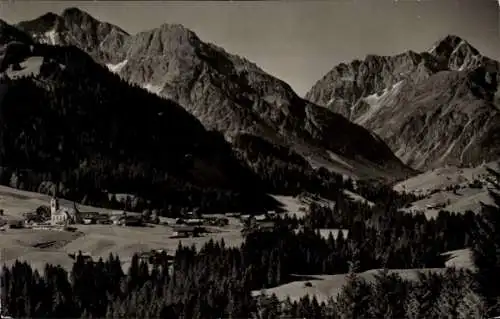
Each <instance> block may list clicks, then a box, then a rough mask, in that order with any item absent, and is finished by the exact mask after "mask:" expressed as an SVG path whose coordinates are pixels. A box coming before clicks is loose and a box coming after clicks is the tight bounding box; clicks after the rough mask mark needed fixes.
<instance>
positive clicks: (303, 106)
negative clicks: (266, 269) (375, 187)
mask: <svg viewBox="0 0 500 319" xmlns="http://www.w3.org/2000/svg"><path fill="white" fill-rule="evenodd" d="M0 53H1V61H0V62H1V63H0V72H2V77H3V78H4V79H3V80H2V82H1V83H2V84H1V87H0V111H2V113H3V115H2V117H4V121H3V123H9V122H12V123H17V122H18V121H19V122H20V123H22V125H21V126H19V129H16V128H14V125H11V126H9V125H8V124H4V127H3V131H2V134H1V137H2V138H3V140H4V143H5V146H4V150H3V153H2V154H3V157H2V163H4V164H3V166H5V165H6V164H8V165H7V166H9V167H14V168H16V169H21V168H29V169H34V167H36V168H38V169H40V170H41V171H43V170H44V169H45V168H46V167H53V166H54V165H56V164H54V163H51V162H50V160H49V159H50V158H55V159H56V160H55V161H54V162H56V163H58V165H62V164H61V163H63V164H64V165H66V166H65V168H66V169H67V170H68V174H70V173H69V171H74V170H80V169H81V167H82V166H83V167H85V169H88V167H92V169H94V171H93V173H92V174H94V175H95V174H97V173H96V171H98V172H99V173H102V172H104V171H105V170H106V169H109V170H113V169H114V170H116V168H113V167H117V166H122V167H126V168H123V169H122V170H123V171H124V172H127V173H123V175H127V174H129V175H134V173H133V172H134V170H139V171H140V172H141V173H140V174H135V175H140V178H139V177H137V176H136V177H137V178H138V179H140V180H141V182H140V183H146V180H147V179H148V178H149V179H152V178H153V177H152V176H157V175H158V173H160V174H159V175H163V176H164V178H159V183H160V184H161V183H163V184H162V185H163V186H161V187H160V189H163V188H162V187H165V185H166V184H169V185H170V186H169V187H171V186H172V185H173V184H171V183H170V182H168V183H167V182H166V180H168V181H172V178H174V180H176V182H175V183H174V184H175V185H179V184H183V183H188V184H189V185H192V187H194V188H196V187H201V188H204V189H206V188H210V189H213V188H216V189H226V190H233V191H236V192H246V193H248V192H250V193H255V194H257V193H259V192H261V193H262V191H263V190H264V189H262V184H261V182H262V179H263V178H262V175H263V173H262V170H265V169H266V167H274V173H273V174H271V175H273V176H271V177H269V179H272V180H274V181H273V182H271V183H270V184H272V185H274V186H273V187H275V186H276V183H275V181H276V179H280V180H281V179H283V180H286V179H287V178H286V176H287V174H289V173H290V172H291V171H293V175H294V176H295V177H297V175H307V178H305V179H308V180H311V179H314V180H316V179H317V178H318V177H316V176H315V175H318V176H320V175H321V176H324V171H323V173H320V174H318V173H315V169H316V168H318V167H324V168H326V169H328V170H331V171H333V172H334V173H341V174H344V175H348V176H351V177H355V178H368V179H380V180H383V181H386V182H393V181H396V180H401V179H403V178H405V177H407V176H410V175H413V174H415V173H416V172H417V171H418V170H426V169H429V168H432V167H438V166H442V165H446V164H458V165H475V164H478V163H480V162H482V161H490V160H494V159H497V158H498V157H499V155H500V148H499V147H498V144H499V143H498V141H500V136H499V135H500V131H499V125H500V118H499V106H498V105H499V104H498V95H497V89H498V85H499V84H498V83H499V81H498V80H499V77H500V75H499V73H498V69H499V63H498V62H496V61H494V60H491V59H489V58H487V57H484V56H482V55H481V54H480V53H479V52H478V51H477V50H476V49H475V48H473V47H472V46H471V45H470V44H469V43H467V42H466V41H465V40H463V39H461V38H459V37H456V36H448V37H446V38H444V39H442V40H440V41H438V42H437V43H436V44H435V46H434V47H433V48H432V49H431V50H429V51H428V52H423V53H416V52H413V51H408V52H405V53H402V54H399V55H395V56H377V55H368V56H367V57H366V59H364V60H363V61H360V60H354V61H352V62H351V63H343V64H340V65H338V66H336V67H334V69H333V70H331V71H330V72H328V73H327V74H326V75H325V76H324V77H323V79H321V80H320V81H318V82H317V83H316V84H315V85H314V86H313V88H312V89H311V90H310V92H308V93H307V95H306V97H305V98H301V97H299V96H298V95H297V94H296V93H295V92H294V91H293V89H292V88H291V87H290V86H289V85H288V84H287V83H285V82H283V81H281V80H280V79H278V78H276V77H274V76H272V75H270V74H268V73H266V72H265V71H263V70H262V69H261V68H259V67H258V66H257V65H255V64H254V63H252V62H250V61H248V60H246V59H245V58H242V57H240V56H237V55H234V54H231V53H228V52H226V51H225V50H224V49H222V48H220V47H218V46H216V45H214V44H211V43H207V42H204V41H202V40H201V39H200V38H199V37H198V36H197V35H196V34H195V33H194V32H192V31H191V30H189V29H187V28H185V27H183V26H182V25H178V24H163V25H161V26H159V27H158V28H155V29H152V30H147V31H143V32H139V33H137V34H134V35H131V34H128V33H127V32H126V31H124V30H123V29H121V28H120V27H118V26H115V25H112V24H110V23H107V22H103V21H99V20H97V19H95V18H94V17H92V16H91V15H89V14H88V13H86V12H84V11H82V10H80V9H77V8H69V9H66V10H64V11H63V12H62V13H61V14H60V15H59V14H55V13H47V14H44V15H42V16H40V17H38V18H36V19H34V20H30V21H23V22H20V23H18V24H16V25H8V24H7V23H5V22H3V21H1V22H0ZM28 91H29V92H32V94H30V95H31V96H32V97H31V98H28V97H27V94H24V95H23V92H28ZM93 92H98V93H93ZM20 101H22V102H20ZM53 101H56V102H53ZM82 101H83V102H82ZM17 105H23V107H21V108H19V107H18V106H17ZM39 109H43V111H37V110H39ZM21 110H22V111H23V112H21ZM44 112H47V113H44ZM23 114H32V115H31V117H27V118H24V117H23ZM9 116H10V117H9ZM81 116H83V118H84V119H86V121H84V122H81V123H80V122H78V121H79V118H80V117H81ZM11 117H12V118H11ZM35 123H37V124H35ZM57 123H66V124H64V125H59V124H57ZM83 123H85V124H83ZM30 125H31V126H33V127H34V128H33V129H32V128H30ZM37 125H38V131H37V130H36V129H35V127H36V126H37ZM47 125H50V129H48V128H47V127H46V126H47ZM44 126H45V130H48V131H50V133H44V134H46V135H47V134H49V135H50V137H52V135H54V136H57V139H56V140H58V141H59V142H58V143H59V144H58V143H56V142H55V141H54V142H50V143H49V142H46V143H45V142H40V140H41V139H42V137H40V136H43V134H41V135H40V132H44V129H42V127H44ZM78 132H81V133H78ZM70 133H71V134H74V136H77V135H80V137H79V138H73V139H71V138H64V137H63V136H66V135H67V134H70ZM7 137H8V138H10V139H11V140H13V141H15V142H12V143H10V144H9V142H7ZM32 140H34V141H36V142H34V141H32ZM61 140H62V141H64V142H61ZM128 141H131V143H128ZM30 143H31V144H36V143H41V145H42V146H39V148H35V147H31V149H30V147H28V146H27V145H31V144H30ZM20 146H23V147H20ZM8 147H11V149H8ZM17 149H19V150H21V151H15V150H17ZM22 150H24V151H22ZM11 152H12V154H15V155H12V156H11V157H9V156H10V155H9V156H7V155H5V154H11ZM40 152H41V153H44V152H45V155H43V156H42V155H40V154H39V153H40ZM67 154H71V155H67ZM80 158H81V159H84V160H78V159H80ZM103 158H104V160H103V162H104V163H107V164H106V167H105V168H103V167H97V166H98V165H94V166H93V165H91V164H89V163H95V161H97V160H98V159H99V160H102V159H103ZM19 159H20V160H19ZM35 159H36V162H37V164H36V165H35V164H32V163H34V162H35ZM5 163H6V164H5ZM186 163H188V164H186ZM193 163H195V164H193ZM270 163H272V164H270ZM276 163H279V164H276ZM51 165H52V166H51ZM276 165H278V166H276ZM290 165H292V166H293V168H290ZM42 166H43V169H42V168H41V167H42ZM52 170H54V169H52ZM49 171H50V170H49ZM284 172H286V173H284ZM79 174H81V173H80V172H79ZM89 174H90V173H89ZM70 175H71V174H70ZM94 175H92V176H93V177H92V178H91V177H88V176H87V178H89V179H94V181H93V182H90V181H89V182H88V183H93V185H94V186H95V187H97V186H96V185H97V184H99V183H97V184H96V182H95V179H96V177H95V176H94ZM166 175H168V176H169V177H168V178H167V177H166ZM256 175H257V176H256ZM264 175H265V174H264ZM267 175H270V174H267ZM277 175H279V176H278V177H277ZM125 180H127V181H128V182H127V183H128V184H127V183H125V184H127V185H129V186H128V188H127V187H124V186H123V185H124V181H125ZM259 180H260V182H259ZM302 180H304V178H298V179H297V184H298V185H299V184H301V182H300V181H302ZM73 182H74V181H73ZM68 183H69V181H68ZM102 183H104V184H105V185H106V187H111V186H113V187H115V188H116V187H118V188H120V187H121V188H124V189H123V191H133V189H136V188H137V187H136V186H134V187H132V186H130V185H131V184H130V183H131V179H130V176H128V179H127V177H125V176H122V177H121V179H119V180H114V179H113V181H112V182H110V181H106V182H104V181H102ZM165 183H166V184H165ZM132 184H133V183H132ZM141 185H142V184H141ZM241 185H246V186H245V187H243V188H242V186H241ZM267 185H268V186H269V183H268V184H267ZM190 187H191V186H190ZM273 187H271V189H269V187H266V188H265V190H266V191H272V190H273ZM283 187H284V186H283V185H281V186H280V187H277V189H282V188H283ZM287 187H288V186H286V187H284V188H287ZM296 187H299V188H300V186H296ZM125 188H127V189H125ZM169 189H170V188H169ZM274 189H276V188H274ZM256 190H257V191H256ZM193 196H195V195H191V197H189V198H191V199H192V198H193ZM196 196H198V195H196ZM256 196H260V195H256Z"/></svg>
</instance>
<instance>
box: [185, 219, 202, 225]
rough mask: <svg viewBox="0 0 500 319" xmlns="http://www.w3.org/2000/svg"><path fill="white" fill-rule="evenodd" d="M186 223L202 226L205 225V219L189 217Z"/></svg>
mask: <svg viewBox="0 0 500 319" xmlns="http://www.w3.org/2000/svg"><path fill="white" fill-rule="evenodd" d="M184 223H185V224H186V225H189V226H201V225H203V219H200V218H189V219H186V220H184Z"/></svg>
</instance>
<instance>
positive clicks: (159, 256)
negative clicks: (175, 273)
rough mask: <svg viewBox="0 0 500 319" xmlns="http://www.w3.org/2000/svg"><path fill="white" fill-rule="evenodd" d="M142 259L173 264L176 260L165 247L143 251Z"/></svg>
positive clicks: (140, 257) (158, 263)
mask: <svg viewBox="0 0 500 319" xmlns="http://www.w3.org/2000/svg"><path fill="white" fill-rule="evenodd" d="M139 259H140V260H141V261H144V262H147V263H148V264H156V265H161V264H172V263H173V262H174V256H173V255H169V254H167V252H166V251H164V250H163V249H158V250H155V249H152V250H151V251H146V252H143V253H141V254H140V255H139Z"/></svg>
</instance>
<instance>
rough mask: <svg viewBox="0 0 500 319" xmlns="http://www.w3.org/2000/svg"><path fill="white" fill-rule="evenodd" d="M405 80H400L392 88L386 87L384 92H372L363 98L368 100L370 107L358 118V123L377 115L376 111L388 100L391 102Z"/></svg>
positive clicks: (365, 100)
mask: <svg viewBox="0 0 500 319" xmlns="http://www.w3.org/2000/svg"><path fill="white" fill-rule="evenodd" d="M403 82H404V81H399V82H397V83H395V84H394V85H393V86H392V87H390V88H385V89H384V90H383V91H382V92H377V93H374V94H370V95H368V96H366V97H364V98H362V100H363V101H364V102H366V103H367V104H368V105H369V106H370V108H369V109H368V110H367V111H366V112H365V113H364V114H363V115H361V116H360V117H359V118H358V119H356V124H363V123H366V121H368V120H369V119H370V118H372V117H373V115H375V113H376V112H377V111H378V110H379V109H380V108H381V107H382V106H383V105H384V104H386V103H387V102H389V101H390V100H391V99H392V98H394V97H395V96H396V95H397V94H398V93H399V91H400V88H401V86H402V84H403Z"/></svg>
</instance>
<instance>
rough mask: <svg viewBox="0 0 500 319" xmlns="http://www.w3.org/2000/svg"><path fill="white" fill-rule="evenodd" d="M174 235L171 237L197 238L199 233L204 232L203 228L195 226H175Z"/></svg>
mask: <svg viewBox="0 0 500 319" xmlns="http://www.w3.org/2000/svg"><path fill="white" fill-rule="evenodd" d="M173 229H174V234H173V236H175V237H189V236H193V237H197V236H199V235H200V234H201V233H203V232H204V231H205V229H204V228H203V227H196V226H177V227H174V228H173Z"/></svg>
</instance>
